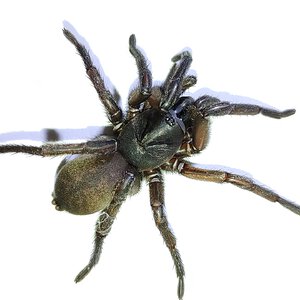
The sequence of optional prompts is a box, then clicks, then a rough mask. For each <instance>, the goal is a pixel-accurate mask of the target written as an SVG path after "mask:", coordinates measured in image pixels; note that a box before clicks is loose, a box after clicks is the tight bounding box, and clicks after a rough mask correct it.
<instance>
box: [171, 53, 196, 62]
mask: <svg viewBox="0 0 300 300" xmlns="http://www.w3.org/2000/svg"><path fill="white" fill-rule="evenodd" d="M184 57H192V54H191V53H190V52H189V51H182V52H181V53H179V54H176V55H174V56H173V57H172V59H171V61H172V62H174V63H176V62H177V61H179V60H181V59H183V58H184Z"/></svg>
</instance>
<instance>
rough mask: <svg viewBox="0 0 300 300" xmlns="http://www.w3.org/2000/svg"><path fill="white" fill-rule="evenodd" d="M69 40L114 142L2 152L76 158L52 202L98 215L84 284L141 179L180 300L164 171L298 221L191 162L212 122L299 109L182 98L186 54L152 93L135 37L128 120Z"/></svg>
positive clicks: (59, 178)
mask: <svg viewBox="0 0 300 300" xmlns="http://www.w3.org/2000/svg"><path fill="white" fill-rule="evenodd" d="M63 33H64V35H65V37H66V38H67V39H68V40H69V41H70V42H71V43H72V44H73V45H74V46H75V47H76V49H77V51H78V52H79V54H80V56H81V58H82V60H83V62H84V65H85V68H86V72H87V74H88V76H89V78H90V80H91V81H92V83H93V85H94V87H95V89H96V91H97V93H98V95H99V98H100V100H101V102H102V104H103V105H104V107H105V110H106V113H107V116H108V118H109V120H110V122H111V128H112V129H113V134H112V135H111V136H104V135H101V136H97V137H96V138H95V139H93V140H89V141H87V142H85V143H74V144H66V143H47V144H44V145H42V146H40V147H35V146H25V145H2V146H0V153H7V152H15V153H16V152H21V153H29V154H33V155H40V156H57V155H65V154H71V155H70V156H68V157H66V158H64V159H63V161H62V162H61V164H60V165H59V167H58V169H57V173H56V182H55V186H54V192H53V201H52V203H53V204H54V205H55V208H56V209H57V210H66V211H68V212H70V213H73V214H78V215H85V214H91V213H95V212H100V216H99V217H98V220H97V223H96V229H95V242H94V249H93V253H92V255H91V258H90V261H89V263H88V264H87V266H86V267H85V268H83V270H82V271H81V272H80V273H79V274H78V275H77V276H76V278H75V282H79V281H81V280H82V279H83V278H84V277H85V276H86V275H87V274H88V273H89V272H90V271H91V269H92V268H93V267H94V266H95V265H96V264H97V263H98V261H99V258H100V254H101V251H102V245H103V241H104V239H105V237H106V236H107V235H108V233H109V232H110V230H111V226H112V224H113V222H114V220H115V217H116V215H117V213H118V211H119V209H120V207H121V205H122V203H123V202H124V201H125V199H126V197H127V196H128V195H133V194H135V193H136V192H137V191H138V190H139V188H140V183H141V180H142V179H144V178H145V179H146V181H147V182H148V184H149V189H150V204H151V208H152V211H153V216H154V220H155V224H156V226H157V227H158V229H159V231H160V233H161V235H162V237H163V239H164V241H165V243H166V245H167V247H168V249H169V251H170V253H171V256H172V258H173V261H174V264H175V268H176V273H177V277H178V290H177V293H178V298H179V299H182V297H183V294H184V267H183V263H182V261H181V258H180V254H179V251H178V249H177V248H176V239H175V236H174V234H173V232H172V231H171V229H170V226H169V224H168V220H167V217H166V213H165V206H164V183H163V173H164V172H176V173H179V174H181V175H184V176H186V177H189V178H192V179H197V180H206V181H212V182H217V183H224V182H228V183H231V184H233V185H236V186H238V187H240V188H243V189H246V190H248V191H251V192H253V193H255V194H257V195H259V196H261V197H263V198H266V199H267V200H270V201H272V202H279V203H280V204H281V205H283V206H285V207H286V208H288V209H290V210H291V211H293V212H295V213H297V214H300V206H298V205H296V204H294V203H292V202H290V201H288V200H286V199H284V198H282V197H280V196H279V195H277V194H275V193H274V192H273V191H271V190H269V189H267V188H265V187H263V186H260V185H258V184H256V183H254V182H253V181H252V180H251V179H249V178H247V177H245V176H241V175H237V174H233V173H229V172H225V171H220V170H208V169H201V168H199V167H198V166H196V165H194V164H192V163H190V162H189V161H188V160H186V158H187V157H190V156H191V155H193V154H196V153H199V152H200V151H202V150H203V149H204V148H205V147H206V145H207V142H208V131H209V119H210V117H214V116H224V115H257V114H262V115H264V116H267V117H271V118H277V119H280V118H284V117H288V116H291V115H293V114H294V113H295V110H294V109H288V110H285V111H278V110H274V109H269V108H264V107H261V106H258V105H252V104H240V103H236V104H235V103H229V102H224V101H221V100H219V99H217V98H215V97H211V96H208V95H204V96H202V97H200V98H198V99H193V98H192V97H190V96H184V92H185V91H186V90H187V89H188V88H189V87H191V86H193V85H195V84H196V77H195V76H192V75H187V71H188V69H189V67H190V65H191V62H192V57H191V54H190V53H189V52H188V51H184V52H182V53H180V54H178V55H176V56H174V57H173V59H172V61H173V66H172V68H171V70H170V72H169V74H168V76H167V78H166V79H165V81H164V82H163V83H162V84H161V85H159V86H152V76H151V72H150V70H149V68H148V66H147V61H146V59H145V57H144V56H143V54H142V53H141V51H140V50H139V49H138V48H137V47H136V40H135V36H134V35H131V36H130V38H129V50H130V53H131V54H132V55H133V57H134V58H135V60H136V64H137V68H138V74H139V86H138V87H137V88H136V89H134V90H133V91H132V92H131V93H130V95H129V99H128V110H127V112H126V113H125V114H124V113H123V112H122V110H121V108H120V107H119V105H118V101H117V99H116V96H114V95H113V94H112V93H111V92H110V91H109V90H108V89H107V88H106V87H105V84H104V81H103V78H102V77H101V75H100V74H99V72H98V70H97V69H96V68H95V66H94V65H93V63H92V61H91V58H90V55H89V53H88V51H87V49H86V48H85V47H84V46H83V45H81V44H80V43H79V42H78V41H77V40H76V38H75V36H74V35H73V34H72V33H71V32H69V31H68V30H67V29H64V30H63Z"/></svg>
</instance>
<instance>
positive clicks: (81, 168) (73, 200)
mask: <svg viewBox="0 0 300 300" xmlns="http://www.w3.org/2000/svg"><path fill="white" fill-rule="evenodd" d="M131 169H133V168H132V167H130V166H129V165H128V163H127V162H126V161H125V160H124V158H123V157H122V156H121V155H120V154H119V153H115V154H114V155H111V156H109V157H102V156H99V155H78V156H70V157H68V158H67V159H65V160H64V161H63V162H62V163H61V165H60V166H59V168H58V170H57V176H56V182H55V186H54V192H53V204H55V205H56V206H57V209H59V210H66V211H68V212H70V213H72V214H76V215H86V214H91V213H94V212H97V211H101V210H103V209H105V208H106V207H107V206H108V205H109V204H110V203H111V201H112V199H113V196H114V193H115V189H116V185H117V184H118V183H120V182H121V181H122V180H123V178H124V174H125V172H126V171H127V170H130V171H133V170H131Z"/></svg>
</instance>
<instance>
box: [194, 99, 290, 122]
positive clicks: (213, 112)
mask: <svg viewBox="0 0 300 300" xmlns="http://www.w3.org/2000/svg"><path fill="white" fill-rule="evenodd" d="M195 105H196V107H197V108H198V110H199V111H200V112H201V114H202V115H203V116H204V117H206V116H224V115H257V114H262V115H264V116H266V117H270V118H275V119H281V118H285V117H289V116H291V115H293V114H294V113H295V112H296V110H295V109H287V110H284V111H279V110H276V109H272V108H266V107H262V106H259V105H255V104H244V103H229V102H226V101H221V100H220V99H218V98H216V97H212V96H208V95H204V96H202V97H200V98H199V99H197V100H196V101H195Z"/></svg>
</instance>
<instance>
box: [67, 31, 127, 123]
mask: <svg viewBox="0 0 300 300" xmlns="http://www.w3.org/2000/svg"><path fill="white" fill-rule="evenodd" d="M63 34H64V35H65V37H66V38H67V39H68V40H69V41H70V42H71V43H72V44H73V45H74V46H75V48H76V49H77V51H78V53H79V55H80V56H81V58H82V60H83V62H84V65H85V69H86V73H87V75H88V76H89V78H90V80H91V81H92V83H93V85H94V87H95V89H96V91H97V93H98V95H99V98H100V100H101V102H102V103H103V105H104V107H105V109H106V112H107V115H108V118H109V120H110V122H111V123H112V124H113V125H114V126H120V123H121V122H122V110H121V108H120V107H119V106H118V104H117V102H116V100H115V99H114V97H113V95H112V94H111V92H110V91H109V90H108V89H107V88H106V87H105V84H104V80H103V78H102V77H101V75H100V74H99V71H98V70H97V69H96V67H95V66H94V65H93V62H92V59H91V57H90V55H89V52H88V50H87V49H86V48H85V47H84V46H83V45H82V44H80V43H79V42H78V41H77V39H76V38H75V36H74V35H73V34H72V33H71V32H70V31H69V30H67V29H66V28H64V29H63Z"/></svg>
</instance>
